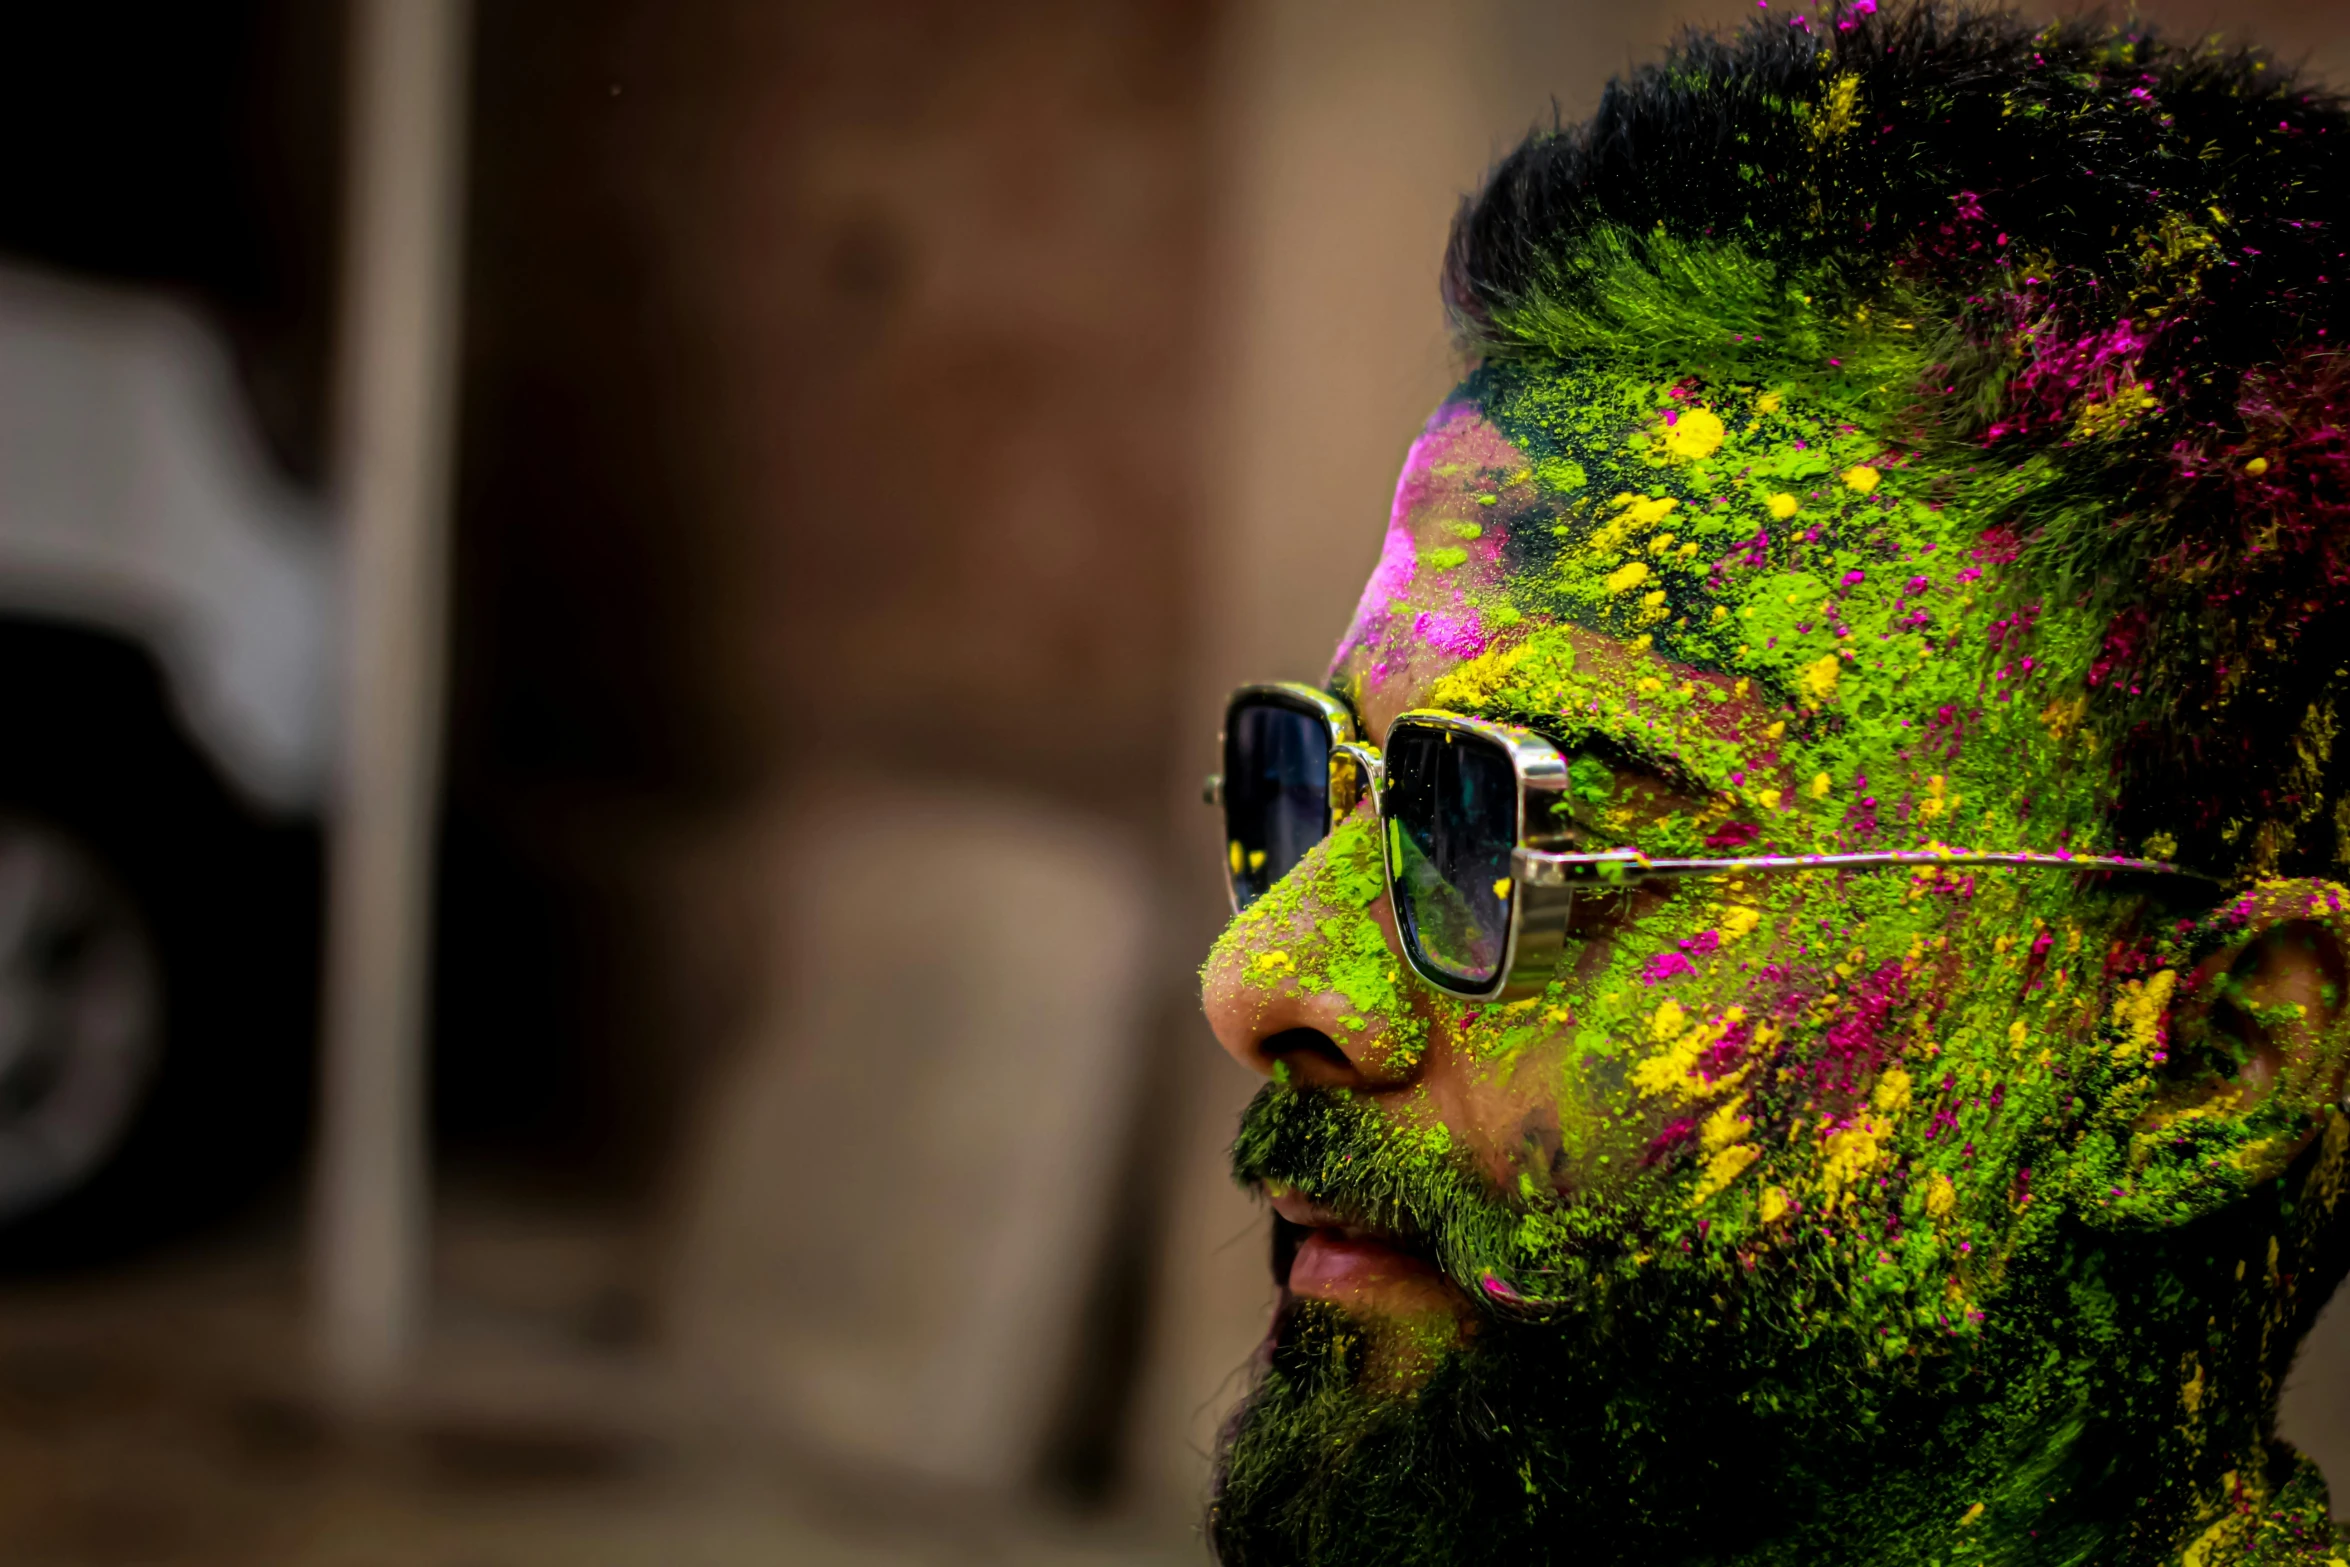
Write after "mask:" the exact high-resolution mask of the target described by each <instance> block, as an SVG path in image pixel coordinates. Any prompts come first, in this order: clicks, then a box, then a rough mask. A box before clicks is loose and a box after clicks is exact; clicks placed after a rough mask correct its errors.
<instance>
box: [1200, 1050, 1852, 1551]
mask: <svg viewBox="0 0 2350 1567" xmlns="http://www.w3.org/2000/svg"><path fill="white" fill-rule="evenodd" d="M1234 1170H1235V1174H1236V1175H1237V1176H1238V1177H1239V1178H1240V1179H1241V1180H1242V1182H1243V1183H1244V1184H1247V1185H1251V1186H1256V1185H1263V1184H1268V1183H1279V1184H1281V1185H1284V1186H1287V1187H1290V1188H1293V1189H1297V1190H1301V1191H1304V1192H1307V1193H1310V1194H1311V1195H1313V1196H1314V1197H1315V1198H1317V1199H1318V1200H1323V1201H1334V1202H1335V1203H1337V1204H1338V1205H1340V1206H1342V1207H1344V1208H1345V1209H1346V1210H1348V1211H1350V1212H1354V1213H1358V1214H1362V1215H1364V1216H1366V1217H1367V1218H1370V1219H1372V1220H1373V1221H1375V1222H1376V1223H1377V1224H1378V1225H1379V1226H1380V1227H1381V1228H1383V1229H1385V1230H1387V1231H1389V1232H1390V1233H1393V1234H1395V1235H1396V1236H1398V1237H1399V1238H1400V1239H1402V1240H1403V1241H1404V1242H1405V1243H1406V1244H1408V1245H1410V1246H1411V1247H1412V1248H1413V1249H1415V1250H1418V1251H1420V1252H1421V1253H1422V1254H1424V1255H1426V1256H1429V1257H1430V1258H1432V1259H1433V1260H1435V1261H1436V1262H1437V1264H1438V1266H1439V1267H1440V1268H1441V1269H1442V1270H1443V1271H1444V1272H1445V1273H1446V1274H1447V1275H1448V1276H1449V1277H1450V1278H1452V1279H1453V1281H1454V1282H1455V1283H1456V1284H1460V1285H1461V1286H1462V1287H1463V1293H1464V1295H1465V1296H1466V1298H1468V1299H1469V1300H1471V1301H1472V1302H1474V1305H1473V1306H1472V1307H1470V1308H1468V1309H1469V1310H1471V1311H1472V1312H1473V1313H1474V1315H1473V1317H1472V1319H1471V1321H1470V1323H1469V1326H1468V1329H1467V1330H1466V1331H1465V1332H1463V1333H1461V1334H1459V1335H1457V1336H1450V1335H1448V1336H1447V1339H1446V1341H1445V1342H1442V1343H1440V1344H1438V1345H1435V1346H1434V1347H1430V1346H1429V1345H1428V1344H1427V1343H1426V1342H1425V1340H1424V1339H1423V1340H1422V1341H1420V1342H1419V1343H1416V1344H1415V1343H1414V1342H1412V1329H1411V1328H1410V1326H1409V1325H1408V1324H1397V1323H1395V1322H1392V1321H1385V1320H1375V1319H1372V1318H1370V1317H1368V1316H1360V1317H1358V1316H1356V1315H1353V1314H1350V1313H1349V1312H1347V1311H1345V1310H1342V1309H1340V1308H1338V1307H1336V1306H1333V1305H1331V1304H1329V1303H1327V1302H1324V1301H1320V1300H1299V1299H1295V1298H1293V1297H1290V1296H1289V1295H1288V1294H1287V1291H1286V1289H1285V1290H1284V1292H1283V1305H1282V1308H1281V1311H1280V1313H1279V1315H1278V1317H1277V1319H1276V1322H1275V1325H1274V1332H1273V1334H1272V1336H1271V1337H1270V1338H1269V1339H1268V1341H1267V1345H1266V1347H1265V1350H1264V1351H1263V1353H1262V1356H1261V1359H1260V1362H1259V1366H1258V1374H1257V1378H1256V1382H1255V1385H1254V1387H1253V1388H1252V1390H1251V1392H1250V1395H1249V1397H1248V1398H1247V1400H1246V1401H1245V1402H1244V1403H1243V1404H1242V1406H1241V1407H1240V1409H1239V1410H1238V1411H1237V1412H1236V1414H1235V1415H1234V1417H1233V1419H1232V1421H1231V1422H1230V1424H1229V1425H1228V1426H1227V1428H1226V1431H1225V1433H1224V1437H1223V1441H1222V1443H1221V1444H1220V1448H1219V1452H1218V1457H1217V1466H1216V1488H1215V1498H1214V1501H1213V1503H1212V1505H1211V1508H1210V1513H1209V1533H1210V1536H1211V1538H1212V1541H1213V1543H1214V1546H1215V1549H1216V1552H1217V1556H1218V1559H1219V1560H1220V1561H1221V1562H1222V1563H1223V1564H1224V1567H1313V1564H1324V1563H1327V1564H1331V1567H1440V1564H1452V1563H1461V1564H1467V1563H1471V1562H1474V1563H1478V1564H1480V1567H1493V1564H1495V1563H1510V1564H1513V1567H1515V1564H1520V1563H1543V1562H1554V1561H1555V1562H1568V1561H1572V1562H1576V1563H1614V1562H1626V1563H1630V1562H1635V1561H1638V1562H1642V1563H1655V1562H1658V1561H1673V1560H1707V1559H1723V1558H1730V1557H1734V1556H1737V1555H1739V1554H1741V1553H1743V1552H1745V1551H1747V1550H1749V1549H1751V1548H1753V1547H1754V1546H1756V1545H1758V1544H1759V1543H1760V1542H1762V1541H1764V1540H1768V1539H1771V1538H1772V1537H1774V1536H1779V1537H1782V1538H1783V1537H1784V1536H1785V1534H1786V1532H1787V1531H1788V1529H1789V1528H1790V1527H1791V1526H1794V1527H1797V1528H1798V1529H1799V1528H1800V1524H1799V1522H1798V1520H1799V1517H1800V1513H1801V1510H1802V1507H1803V1503H1802V1501H1801V1500H1800V1498H1801V1496H1802V1494H1803V1493H1804V1491H1805V1490H1806V1489H1807V1488H1806V1487H1804V1486H1802V1485H1794V1486H1790V1485H1788V1484H1787V1483H1786V1482H1787V1480H1788V1475H1787V1472H1786V1470H1785V1469H1784V1468H1783V1467H1781V1466H1780V1465H1779V1464H1777V1463H1774V1462H1773V1461H1771V1460H1772V1457H1773V1456H1774V1450H1775V1448H1777V1447H1778V1445H1779V1444H1784V1443H1785V1442H1786V1441H1787V1439H1788V1436H1789V1432H1788V1431H1787V1429H1786V1428H1785V1425H1784V1424H1783V1423H1782V1422H1780V1421H1778V1420H1777V1419H1776V1410H1777V1406H1778V1405H1779V1402H1780V1401H1779V1399H1778V1398H1777V1397H1775V1396H1774V1392H1775V1389H1776V1388H1777V1387H1780V1386H1783V1385H1784V1384H1783V1383H1782V1382H1781V1381H1780V1379H1781V1378H1782V1377H1783V1376H1785V1375H1786V1374H1788V1373H1789V1372H1792V1371H1794V1370H1795V1369H1796V1368H1795V1365H1794V1364H1791V1362H1800V1361H1802V1360H1804V1359H1806V1358H1807V1357H1806V1356H1805V1355H1804V1353H1803V1352H1802V1351H1801V1350H1798V1349H1795V1348H1794V1347H1793V1346H1790V1345H1787V1344H1786V1343H1784V1342H1783V1341H1782V1342H1780V1343H1778V1344H1776V1345H1770V1344H1768V1342H1767V1341H1769V1340H1770V1339H1772V1338H1773V1337H1775V1335H1772V1334H1770V1333H1769V1332H1768V1331H1767V1330H1764V1331H1761V1332H1759V1333H1746V1332H1742V1331H1741V1330H1742V1329H1750V1328H1755V1327H1758V1326H1759V1324H1756V1323H1754V1322H1753V1321H1752V1320H1751V1319H1749V1318H1748V1317H1747V1313H1746V1311H1745V1310H1744V1309H1743V1307H1744V1300H1743V1296H1744V1293H1745V1292H1744V1291H1742V1290H1741V1288H1740V1281H1739V1280H1738V1279H1737V1278H1736V1277H1735V1274H1734V1273H1731V1274H1726V1273H1725V1272H1723V1271H1720V1270H1716V1269H1710V1268H1692V1269H1686V1270H1684V1269H1675V1268H1670V1267H1667V1268H1657V1267H1630V1266H1627V1265H1625V1263H1624V1260H1623V1258H1622V1257H1621V1255H1620V1253H1619V1254H1618V1255H1612V1256H1611V1255H1608V1254H1606V1253H1605V1251H1604V1248H1603V1247H1601V1246H1600V1245H1598V1244H1597V1242H1596V1239H1595V1243H1594V1245H1593V1246H1592V1247H1591V1248H1590V1249H1589V1250H1588V1251H1587V1252H1586V1254H1585V1255H1584V1257H1583V1258H1582V1259H1581V1260H1580V1261H1579V1262H1576V1263H1575V1264H1574V1265H1573V1266H1571V1267H1567V1268H1564V1269H1561V1268H1560V1267H1558V1266H1555V1265H1554V1266H1553V1267H1551V1268H1549V1269H1547V1270H1538V1269H1537V1267H1536V1266H1535V1260H1534V1259H1533V1258H1531V1257H1529V1256H1527V1255H1526V1254H1525V1253H1524V1251H1523V1250H1522V1249H1521V1248H1520V1247H1518V1246H1516V1245H1515V1244H1513V1241H1512V1237H1513V1236H1514V1235H1516V1234H1517V1233H1518V1231H1519V1228H1520V1225H1519V1221H1520V1219H1521V1217H1522V1215H1521V1214H1520V1213H1518V1212H1516V1211H1513V1210H1511V1209H1510V1208H1509V1207H1508V1206H1507V1205H1506V1204H1504V1203H1502V1202H1501V1200H1500V1199H1499V1198H1497V1197H1496V1196H1494V1195H1492V1194H1491V1193H1490V1191H1489V1190H1487V1189H1486V1188H1484V1187H1483V1185H1482V1183H1480V1182H1478V1181H1476V1179H1475V1178H1474V1177H1473V1176H1471V1175H1469V1174H1468V1173H1467V1172H1466V1171H1465V1170H1464V1169H1462V1168H1460V1167H1459V1166H1458V1165H1455V1164H1451V1163H1449V1162H1444V1161H1430V1160H1429V1159H1427V1158H1426V1157H1425V1154H1424V1151H1422V1150H1415V1149H1412V1148H1404V1149H1402V1150H1401V1152H1400V1153H1399V1151H1398V1149H1397V1147H1396V1144H1395V1140H1394V1137H1393V1134H1392V1132H1391V1131H1389V1130H1388V1129H1386V1128H1384V1127H1383V1126H1382V1125H1381V1123H1380V1122H1378V1121H1377V1120H1376V1118H1374V1117H1373V1116H1372V1115H1371V1114H1370V1113H1369V1112H1368V1111H1367V1109H1366V1108H1365V1107H1363V1106H1362V1105H1361V1104H1359V1103H1358V1102H1354V1101H1351V1100H1350V1099H1349V1098H1348V1096H1345V1095H1343V1094H1335V1093H1328V1092H1323V1091H1318V1090H1297V1089H1289V1088H1282V1087H1275V1088H1271V1089H1268V1090H1266V1091H1265V1092H1264V1093H1262V1094H1260V1095H1259V1097H1258V1099H1257V1101H1256V1103H1255V1104H1253V1105H1251V1107H1250V1109H1249V1113H1248V1116H1247V1118H1246V1119H1245V1120H1244V1123H1243V1126H1242V1131H1241V1135H1240V1138H1239V1140H1238V1142H1237V1143H1236V1144H1235V1148H1234ZM1617 1233H1618V1234H1619V1235H1620V1234H1622V1233H1623V1232H1622V1231H1621V1230H1620V1229H1619V1230H1618V1231H1617ZM1276 1245H1277V1256H1276V1268H1277V1271H1278V1262H1279V1258H1280V1255H1281V1253H1280V1251H1279V1249H1278V1248H1279V1241H1278V1240H1277V1242H1276ZM1553 1261H1554V1263H1555V1261H1556V1259H1555V1258H1554V1259H1553ZM1538 1271H1540V1272H1543V1274H1544V1276H1545V1278H1546V1279H1547V1281H1548V1282H1550V1283H1551V1284H1552V1285H1553V1286H1554V1287H1555V1288H1557V1289H1558V1291H1559V1294H1558V1295H1557V1297H1556V1298H1554V1299H1552V1300H1550V1301H1549V1302H1547V1303H1546V1304H1545V1307H1544V1309H1543V1310H1542V1311H1541V1312H1540V1313H1539V1314H1538V1315H1537V1314H1533V1313H1529V1312H1526V1311H1524V1310H1520V1309H1514V1308H1505V1303H1497V1302H1495V1301H1494V1300H1492V1299H1490V1298H1489V1297H1488V1292H1486V1291H1484V1290H1481V1289H1479V1288H1477V1287H1475V1286H1476V1281H1478V1280H1479V1279H1480V1278H1494V1277H1499V1278H1502V1279H1508V1280H1512V1281H1516V1280H1523V1279H1526V1278H1528V1277H1529V1276H1532V1275H1533V1274H1535V1273H1536V1272H1538ZM1741 1341H1742V1342H1743V1346H1744V1347H1743V1349H1741V1350H1739V1351H1735V1352H1733V1353H1731V1354H1728V1355H1724V1354H1723V1353H1721V1352H1720V1351H1721V1349H1722V1346H1723V1345H1724V1344H1725V1342H1728V1343H1730V1344H1739V1343H1741ZM1790 1351H1792V1353H1789V1352H1790ZM1399 1359H1401V1360H1403V1361H1405V1362H1407V1363H1409V1364H1410V1365H1411V1367H1412V1374H1410V1375H1408V1376H1405V1377H1400V1378H1399V1377H1397V1376H1394V1375H1392V1374H1391V1373H1392V1370H1393V1368H1394V1367H1395V1365H1396V1364H1397V1362H1398V1360H1399ZM1827 1445H1828V1446H1831V1447H1833V1446H1836V1445H1838V1444H1836V1443H1834V1442H1830V1443H1829V1444H1827ZM1816 1451H1817V1450H1815V1452H1816ZM1818 1456H1827V1455H1826V1454H1819V1455H1818ZM1863 1467H1865V1465H1864V1466H1863ZM1847 1478H1849V1476H1847Z"/></svg>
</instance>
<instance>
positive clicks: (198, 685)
mask: <svg viewBox="0 0 2350 1567" xmlns="http://www.w3.org/2000/svg"><path fill="white" fill-rule="evenodd" d="M244 407H245V405H244V401H243V398H242V395H241V393H240V391H239V388H238V386H237V384H236V378H235V375H234V372H233V370H232V369H231V366H230V363H229V358H228V353H227V350H226V348H225V347H224V345H223V344H222V343H221V341H220V339H219V337H218V336H217V335H216V334H215V333H214V332H213V331H212V330H211V329H210V328H209V327H207V326H206V325H205V324H204V323H203V322H202V321H201V320H199V319H198V318H197V317H196V316H194V315H193V314H191V313H190V312H188V311H186V310H183V309H181V308H179V307H177V306H175V305H172V304H170V303H168V302H166V301H164V300H161V299H158V298H155V297H153V296H150V295H143V294H138V293H134V292H131V291H128V290H120V289H107V288H99V287H95V286H91V285H85V284H78V283H69V282H66V281H64V280H61V279H57V278H53V277H48V276H45V275H41V274H36V273H31V272H26V271H22V270H18V269H12V268H0V614H5V613H15V614H21V615H28V616H34V617H39V618H43V619H53V620H59V621H63V622H66V623H69V624H79V625H87V626H92V627H96V628H99V629H103V630H107V631H111V632H114V633H117V634H118V635H121V636H124V637H126V638H128V639H129V640H131V641H133V642H136V643H138V644H139V645H140V646H142V647H145V648H146V649H147V650H148V651H149V652H151V653H153V654H154V655H155V657H156V659H157V661H158V662H159V663H160V664H161V665H162V667H163V669H164V672H165V674H166V676H167V678H168V679H169V681H170V685H171V691H172V697H173V701H174V702H175V704H176V705H177V707H178V709H179V711H180V716H181V718H182V719H183V721H184V722H185V723H186V725H187V727H188V729H189V731H190V732H191V733H192V734H193V735H194V736H195V737H196V739H197V741H198V742H199V743H200V744H201V745H202V747H203V748H204V749H205V751H206V752H207V753H208V754H209V755H210V756H211V757H212V759H213V760H214V762H215V763H217V764H218V765H219V766H220V768H221V770H222V771H223V772H224V773H225V774H226V775H227V776H228V777H229V778H230V779H231V780H232V781H234V782H235V783H236V784H237V785H238V786H239V787H240V788H241V789H243V790H244V791H245V792H246V793H247V794H249V795H250V796H251V797H252V798H253V799H254V800H255V801H256V802H257V803H260V804H263V805H266V806H269V807H272V808H275V809H278V810H288V811H290V810H315V809H316V808H317V807H318V805H319V803H320V799H321V796H322V793H323V788H324V782H325V777H326V772H327V764H328V758H329V756H330V754H331V744H332V724H331V719H332V699H333V689H334V687H333V673H334V664H333V648H332V627H331V625H330V623H329V622H330V618H331V616H330V608H329V606H330V603H331V594H332V589H333V582H332V578H333V571H334V560H333V540H332V538H331V537H330V535H329V531H328V529H327V527H326V525H325V522H324V517H323V510H324V508H323V507H322V505H321V504H320V503H319V502H318V501H316V500H313V499H310V498H308V497H306V496H304V495H302V494H301V493H299V492H298V491H296V490H295V489H294V488H293V487H292V486H291V485H289V484H287V483H286V482H285V481H284V480H283V479H281V478H280V477H279V476H278V474H277V473H276V472H275V470H273V469H272V468H271V466H270V464H269V461H268V458H267V456H266V455H265V453H264V451H263V449H262V445H261V442H260V439H259V437H258V435H257V434H256V432H255V431H254V430H253V429H252V427H251V425H250V424H249V423H248V422H247V420H246V418H245V413H244Z"/></svg>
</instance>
